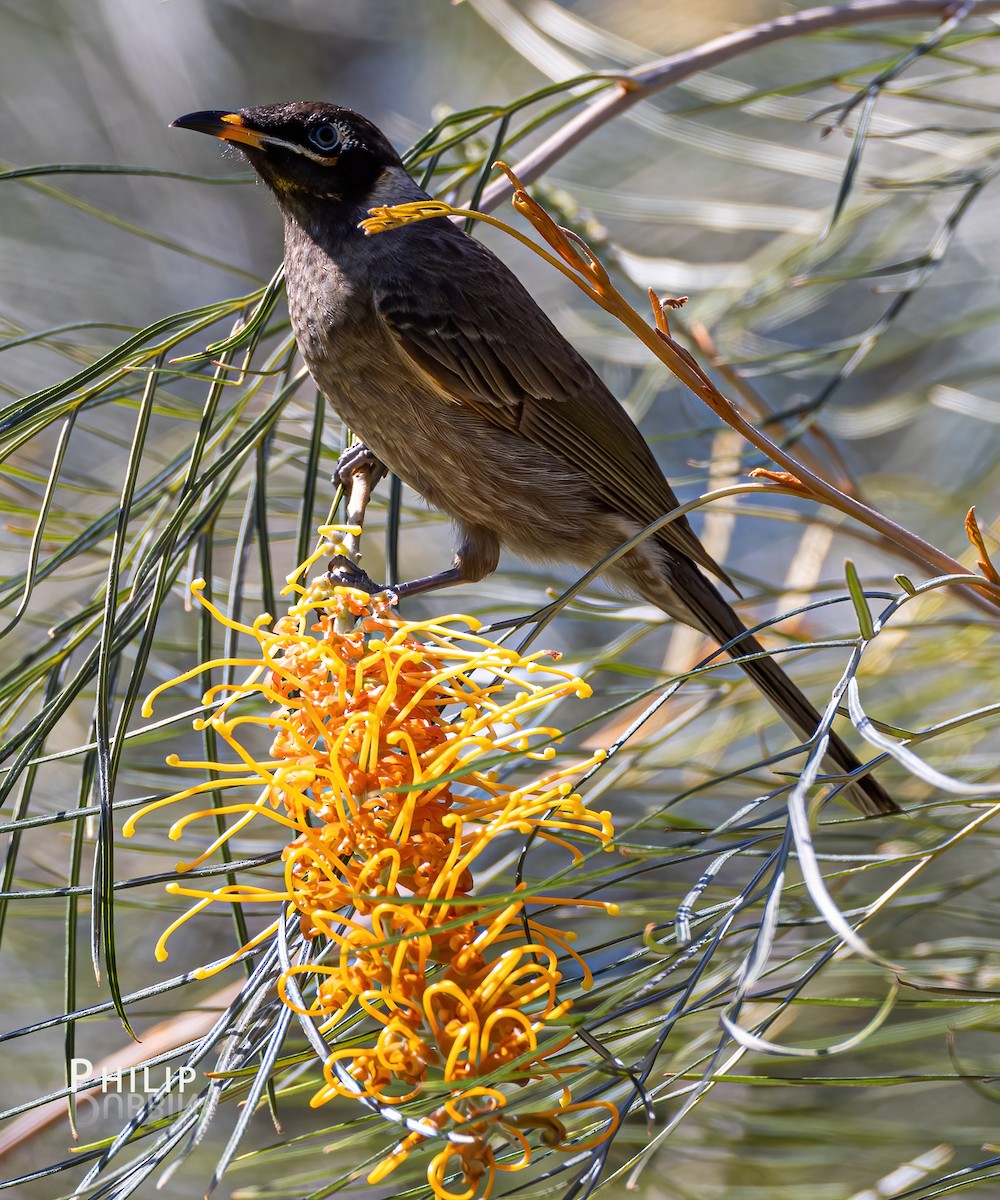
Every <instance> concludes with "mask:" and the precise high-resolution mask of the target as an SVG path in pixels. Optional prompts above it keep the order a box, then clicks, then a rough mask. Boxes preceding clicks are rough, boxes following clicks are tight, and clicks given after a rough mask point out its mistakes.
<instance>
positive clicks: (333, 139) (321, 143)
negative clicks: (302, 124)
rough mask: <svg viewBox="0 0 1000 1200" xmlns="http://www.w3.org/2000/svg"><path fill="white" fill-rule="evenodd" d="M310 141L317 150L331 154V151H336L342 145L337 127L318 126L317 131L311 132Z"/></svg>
mask: <svg viewBox="0 0 1000 1200" xmlns="http://www.w3.org/2000/svg"><path fill="white" fill-rule="evenodd" d="M309 140H310V141H311V142H312V144H313V145H314V146H315V147H316V149H317V150H322V151H323V153H324V154H329V153H330V151H331V150H336V149H337V147H338V146H339V145H340V130H339V129H338V128H337V126H336V125H330V124H325V125H317V126H316V128H315V129H311V130H310V131H309Z"/></svg>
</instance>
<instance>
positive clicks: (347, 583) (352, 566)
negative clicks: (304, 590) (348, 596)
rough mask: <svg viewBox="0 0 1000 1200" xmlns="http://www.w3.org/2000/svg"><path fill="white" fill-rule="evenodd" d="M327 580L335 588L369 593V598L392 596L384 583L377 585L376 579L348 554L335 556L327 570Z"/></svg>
mask: <svg viewBox="0 0 1000 1200" xmlns="http://www.w3.org/2000/svg"><path fill="white" fill-rule="evenodd" d="M326 576H327V579H329V580H330V582H331V583H332V584H333V586H334V587H347V588H354V589H355V591H358V592H367V593H368V595H369V596H378V595H380V594H382V593H388V594H390V595H392V592H391V590H390V589H389V588H388V587H386V585H385V584H384V583H376V582H375V580H374V579H372V577H371V576H370V575H369V574H368V572H367V571H365V570H363V569H362V568H361V567H359V566H358V564H357V563H356V562H354V561H352V560H351V559H349V558H348V557H347V555H346V554H335V555H334V556H333V558H331V559H330V562H329V565H328V566H327V569H326Z"/></svg>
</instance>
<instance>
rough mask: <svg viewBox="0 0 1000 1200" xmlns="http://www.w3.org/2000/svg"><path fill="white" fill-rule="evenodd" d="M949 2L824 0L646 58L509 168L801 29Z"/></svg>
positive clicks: (553, 152)
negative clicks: (831, 0)
mask: <svg viewBox="0 0 1000 1200" xmlns="http://www.w3.org/2000/svg"><path fill="white" fill-rule="evenodd" d="M967 7H968V15H969V16H970V17H972V16H985V15H986V14H988V13H995V12H1000V0H974V2H972V3H969V4H968V6H967ZM955 8H956V5H955V4H954V3H947V2H943V0H851V2H850V3H847V4H837V5H833V4H827V5H823V6H822V7H821V8H809V9H806V10H805V11H804V12H799V13H790V14H789V15H788V16H784V17H777V18H775V19H774V20H773V21H764V22H762V23H761V24H759V25H751V26H750V27H749V28H748V29H739V30H736V31H735V32H734V33H727V34H725V35H724V36H722V37H718V38H713V39H712V40H711V41H709V42H704V43H703V44H702V45H700V46H696V47H695V48H694V49H693V50H682V51H681V52H680V53H678V54H671V55H670V56H669V57H667V58H661V59H658V60H657V61H655V62H651V63H647V64H646V66H644V67H637V68H635V70H633V71H628V72H625V73H624V74H623V75H622V77H621V79H622V82H620V83H619V84H618V86H617V87H615V88H614V89H612V91H610V92H607V93H603V94H602V95H601V96H599V97H598V98H597V99H596V100H594V101H593V102H592V103H591V104H589V105H588V106H587V107H586V108H585V109H584V110H583V111H582V112H580V113H579V114H578V115H577V116H576V117H574V118H573V119H572V120H571V121H567V122H566V124H565V125H563V126H562V128H561V129H559V130H557V132H556V133H554V134H553V135H552V136H551V137H550V138H547V139H546V140H545V141H544V142H542V144H541V145H540V146H538V147H537V148H536V149H534V150H533V151H532V152H531V153H530V154H528V155H527V156H526V157H525V158H523V159H521V161H520V162H519V163H517V164H516V165H515V167H514V174H516V175H517V177H518V178H519V179H520V180H521V182H522V183H523V184H529V183H532V182H533V181H534V180H536V179H537V178H538V177H539V176H540V175H543V174H544V173H545V172H546V171H547V170H548V169H549V168H550V167H551V166H553V164H555V163H557V162H558V161H559V160H560V159H561V158H563V157H564V155H566V154H568V153H569V151H570V150H572V149H573V148H574V147H575V146H578V145H579V144H580V143H581V142H582V141H584V139H586V138H588V137H589V136H590V135H591V134H592V133H594V132H595V131H596V130H598V129H600V128H601V126H602V125H605V124H607V122H608V121H612V120H614V119H615V117H619V116H621V115H622V113H624V112H627V111H628V110H629V109H630V108H631V107H632V105H633V104H637V103H638V102H639V101H640V100H646V99H648V97H650V96H652V95H654V94H655V93H656V92H662V91H663V90H664V89H665V88H668V87H670V85H671V84H674V83H677V82H678V81H680V80H681V79H687V78H689V77H690V76H691V75H696V74H697V73H698V72H699V71H705V70H707V69H708V68H709V67H714V66H717V65H718V64H719V63H723V62H728V61H729V60H730V59H732V58H736V57H737V56H738V55H740V54H745V53H746V52H747V51H748V50H756V49H758V48H759V47H761V46H767V45H770V44H771V43H772V42H780V41H784V40H785V39H786V38H792V37H802V36H803V35H804V34H810V33H821V32H823V31H824V30H827V29H842V28H844V27H845V26H848V25H860V24H862V23H864V22H869V21H898V20H903V19H905V18H907V17H926V18H939V19H940V18H941V17H947V16H949V15H950V13H951V12H952V10H953V9H955ZM512 195H513V188H512V186H511V184H510V181H509V180H507V179H497V180H495V181H494V182H493V183H491V184H490V185H489V187H487V188H486V189H485V191H484V192H483V196H482V200H481V201H480V204H479V208H480V210H481V211H483V212H491V211H492V210H493V209H494V208H496V207H497V206H498V205H499V204H501V203H502V202H503V201H505V200H509V199H510V197H511V196H512Z"/></svg>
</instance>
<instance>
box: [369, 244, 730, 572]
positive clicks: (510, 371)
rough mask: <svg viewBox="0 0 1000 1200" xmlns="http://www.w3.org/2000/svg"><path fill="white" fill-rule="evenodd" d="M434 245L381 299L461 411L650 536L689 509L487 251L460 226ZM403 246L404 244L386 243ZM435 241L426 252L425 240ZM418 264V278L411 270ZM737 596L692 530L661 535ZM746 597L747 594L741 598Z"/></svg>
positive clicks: (621, 415)
mask: <svg viewBox="0 0 1000 1200" xmlns="http://www.w3.org/2000/svg"><path fill="white" fill-rule="evenodd" d="M436 224H437V222H436V221H431V222H426V223H422V225H421V226H411V227H409V229H407V230H405V231H404V230H400V231H398V232H399V233H404V232H405V233H413V234H416V233H424V238H420V239H415V240H420V241H424V245H423V246H421V247H419V251H420V252H419V253H416V254H412V255H411V254H407V255H405V256H404V255H395V256H394V258H393V262H392V269H391V272H388V273H387V275H386V278H385V282H384V283H382V284H381V285H380V284H379V281H378V280H377V279H376V280H375V283H374V287H373V293H374V298H375V303H376V306H377V308H378V311H379V313H380V315H381V317H382V319H383V320H384V321H385V322H386V324H387V326H388V327H389V329H390V330H391V331H392V333H393V334H394V335H395V337H396V339H397V341H398V343H399V345H400V347H401V348H402V349H403V350H404V351H405V352H406V353H407V354H408V355H409V357H410V358H411V359H412V360H413V362H414V363H415V364H416V365H417V366H419V367H420V368H421V370H423V371H424V372H426V373H427V374H428V375H429V376H430V377H431V378H432V379H433V380H434V381H435V383H436V384H437V385H438V386H439V387H440V388H441V389H442V390H443V391H444V392H445V393H447V395H449V396H450V397H452V398H453V399H454V400H455V402H456V403H459V404H464V405H468V406H469V407H470V408H473V409H475V410H476V412H477V413H478V414H479V415H480V416H481V417H483V418H484V419H485V420H488V421H491V422H492V423H494V424H496V425H498V426H500V427H501V428H504V429H507V430H510V431H511V432H514V433H518V434H520V435H521V436H522V437H524V438H526V439H527V440H528V441H530V442H534V443H535V444H536V445H538V446H542V447H544V448H545V449H546V450H548V451H550V452H552V453H555V454H558V455H560V456H561V457H562V458H564V459H565V460H566V461H567V462H568V463H570V464H571V465H572V466H573V467H575V468H576V469H577V470H579V471H581V472H583V473H584V474H586V475H587V477H588V478H589V479H590V480H591V482H592V484H593V487H594V490H595V491H596V492H597V493H598V495H600V496H601V498H602V499H603V500H605V501H606V502H607V504H608V506H609V507H610V508H611V509H613V510H615V511H617V512H621V513H624V514H625V515H627V516H629V517H631V518H632V519H633V520H634V521H637V522H638V523H639V524H640V525H648V524H649V523H650V522H651V521H655V520H656V518H657V517H659V516H662V515H663V514H664V513H666V512H669V511H670V510H671V509H672V508H676V506H677V497H676V496H675V495H674V493H673V490H672V488H671V487H670V484H669V483H668V482H667V481H666V479H665V478H664V476H663V472H662V471H661V470H660V468H659V466H658V464H657V462H656V459H655V458H654V456H653V453H652V451H651V450H650V449H649V446H648V445H647V444H646V441H645V439H644V438H643V436H642V434H640V433H639V431H638V429H637V428H636V427H635V425H634V424H633V422H632V420H631V418H630V417H629V415H628V413H626V412H625V410H624V409H623V408H622V406H621V405H620V404H619V403H618V401H617V400H616V399H615V397H614V396H613V395H612V394H611V392H609V391H608V389H607V388H606V387H605V386H604V383H603V382H602V381H601V379H600V378H599V376H598V375H597V374H596V372H595V371H594V369H593V368H592V367H591V366H590V364H589V363H588V362H587V360H586V359H585V358H583V357H582V355H580V354H579V353H578V352H577V351H576V350H575V349H574V348H573V347H572V346H571V345H570V344H569V342H567V341H566V339H565V338H564V337H563V336H562V334H561V333H560V332H559V331H558V330H557V329H556V327H555V326H554V325H553V324H552V322H551V321H550V320H549V319H548V317H546V315H545V314H544V313H543V312H542V310H541V309H540V308H539V307H538V305H537V304H536V303H535V301H534V300H533V299H532V298H531V296H530V295H529V293H528V292H527V291H526V290H525V288H524V287H523V285H522V284H521V282H520V281H519V280H518V279H517V277H516V276H515V275H514V274H513V273H512V272H511V271H510V270H509V269H508V268H507V267H506V266H505V265H504V264H503V263H502V262H501V261H500V260H499V259H498V258H496V256H495V255H493V254H492V253H491V252H490V251H489V250H488V249H487V248H486V247H485V246H483V245H482V244H481V243H480V242H478V241H476V240H475V239H474V238H471V237H467V236H465V235H464V234H460V233H459V231H458V230H457V229H455V227H454V226H452V225H450V224H449V225H448V227H447V228H448V232H446V231H445V229H443V228H439V229H437V230H434V233H436V234H437V236H436V237H434V238H433V241H431V240H430V239H429V238H427V236H426V235H427V234H429V233H431V230H429V229H427V226H428V225H430V226H433V225H436ZM378 236H379V237H391V236H392V234H379V235H378ZM425 239H426V240H425ZM404 258H405V259H406V260H407V261H413V262H415V263H416V264H417V267H416V268H415V270H414V271H413V272H412V273H408V272H405V271H404V270H403V269H402V260H403V259H404ZM658 538H659V540H661V541H663V542H666V543H668V544H670V545H672V546H673V547H675V548H676V549H677V550H679V551H681V553H683V554H685V555H687V556H688V557H689V558H691V559H693V560H694V561H695V562H696V563H698V564H699V565H700V566H702V567H704V568H705V569H706V570H708V571H710V572H711V573H712V574H714V575H715V576H717V577H718V578H720V579H722V580H724V581H725V582H726V583H728V584H729V585H730V586H733V585H732V583H731V581H730V580H729V579H728V577H727V576H726V574H725V572H724V571H723V570H722V569H721V567H719V566H718V565H717V564H716V563H715V562H714V561H713V560H712V558H711V556H710V555H709V554H708V552H707V551H706V550H705V548H704V547H703V546H702V544H701V543H700V542H699V541H698V539H697V537H695V534H694V532H693V530H692V529H691V527H690V525H689V524H688V523H687V521H686V520H684V519H683V518H682V519H679V520H677V521H674V522H673V523H672V524H670V525H668V526H667V527H666V528H665V529H664V530H663V531H662V532H661V533H660V534H659V535H658ZM734 590H735V589H734Z"/></svg>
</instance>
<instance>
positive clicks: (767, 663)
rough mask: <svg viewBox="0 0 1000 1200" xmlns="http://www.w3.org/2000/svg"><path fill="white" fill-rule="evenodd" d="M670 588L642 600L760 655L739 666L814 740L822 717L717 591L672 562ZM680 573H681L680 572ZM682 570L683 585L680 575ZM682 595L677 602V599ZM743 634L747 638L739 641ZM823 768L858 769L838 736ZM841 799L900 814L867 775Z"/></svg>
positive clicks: (735, 648)
mask: <svg viewBox="0 0 1000 1200" xmlns="http://www.w3.org/2000/svg"><path fill="white" fill-rule="evenodd" d="M671 568H672V569H671V577H672V579H673V581H674V586H673V587H668V586H667V584H666V583H665V582H664V583H663V584H662V585H658V586H657V587H656V588H655V589H652V590H647V589H646V588H644V589H643V592H644V595H645V598H646V599H647V600H650V601H652V602H653V603H654V604H656V605H657V606H658V607H660V608H662V609H664V611H665V612H667V613H669V614H670V615H671V616H675V617H678V618H679V619H680V620H683V621H684V622H685V623H686V624H689V625H694V626H695V627H696V628H698V629H701V630H702V631H703V632H704V633H707V634H708V635H709V636H710V637H712V638H714V639H715V640H716V641H717V642H719V643H720V644H722V643H725V642H729V641H730V640H731V639H733V638H740V640H739V641H738V642H735V643H734V644H733V645H732V646H731V647H730V650H729V653H730V654H732V655H734V656H736V655H754V654H756V655H760V656H761V657H759V658H747V659H746V660H744V661H743V662H741V663H740V664H739V665H740V667H741V668H742V669H743V670H744V671H746V673H747V674H748V675H749V676H750V678H751V679H752V680H753V682H754V683H755V684H756V686H757V687H758V688H759V689H760V691H761V692H763V694H764V695H765V696H766V697H767V699H768V700H769V701H770V702H771V703H772V704H773V705H774V707H775V708H776V709H777V711H778V712H779V713H780V714H781V716H782V718H783V720H784V721H785V722H786V723H787V724H788V726H789V727H790V728H791V729H792V730H793V731H794V732H795V733H796V734H797V735H798V736H799V737H801V738H804V739H809V738H811V737H813V736H815V733H816V730H817V728H818V727H819V723H820V720H821V718H820V715H819V713H818V712H817V711H816V709H815V708H814V707H813V705H812V704H811V703H810V702H809V701H808V700H807V699H806V697H805V696H804V695H803V694H802V692H801V691H800V690H799V689H798V687H797V686H796V685H795V684H794V683H793V682H792V680H791V679H790V678H789V677H788V676H787V675H786V674H785V672H784V671H783V670H782V669H781V667H779V666H778V664H777V663H776V662H775V661H774V659H773V658H771V657H770V656H769V655H768V654H767V653H766V652H765V651H764V649H763V647H762V646H761V645H760V643H759V642H758V641H757V640H756V638H753V637H751V636H750V634H749V633H747V632H746V626H745V625H744V624H743V622H742V621H741V620H740V618H739V616H738V615H737V614H736V613H735V612H734V611H733V609H732V608H731V607H730V605H729V604H727V603H726V600H725V599H724V597H723V596H722V595H721V593H720V592H719V591H718V589H717V588H716V587H715V586H714V585H713V584H712V583H711V582H710V581H709V580H708V579H706V578H705V576H704V575H702V574H701V572H700V571H699V570H698V569H697V568H696V567H695V566H694V565H693V564H689V563H686V562H685V563H683V564H681V563H679V562H677V560H676V559H673V557H672V561H671ZM678 569H679V570H678ZM680 572H683V575H684V578H683V581H678V579H677V575H678V573H680ZM679 595H680V596H683V600H682V601H680V602H679V600H678V596H679ZM741 634H743V635H745V636H743V637H740V635H741ZM824 767H825V769H826V770H829V771H831V773H838V774H840V773H844V774H848V773H852V772H854V771H857V770H858V769H859V768H860V767H861V763H860V762H859V761H858V759H857V757H856V756H855V754H854V752H853V751H852V750H851V749H850V747H849V746H848V745H847V744H846V742H844V741H842V740H841V738H839V737H838V736H837V734H835V733H833V732H831V733H830V740H829V743H828V747H827V752H826V757H825V760H824ZM843 795H844V796H845V797H846V798H847V799H848V800H850V801H851V803H852V804H853V805H854V806H855V807H856V808H858V809H860V811H861V812H863V813H864V814H865V815H866V816H874V815H876V814H878V813H894V812H899V811H900V809H899V805H898V804H897V803H896V802H895V800H893V798H892V797H891V796H890V795H889V793H888V792H887V791H886V790H885V788H884V787H882V785H881V784H880V783H879V782H878V781H877V780H876V779H873V778H872V777H871V775H866V776H864V777H863V778H861V779H859V780H857V781H856V782H855V783H851V784H850V785H849V786H848V787H846V788H845V789H844V792H843Z"/></svg>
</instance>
